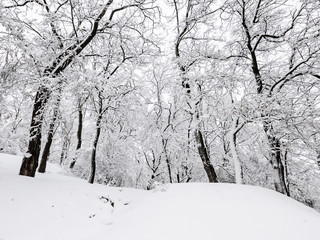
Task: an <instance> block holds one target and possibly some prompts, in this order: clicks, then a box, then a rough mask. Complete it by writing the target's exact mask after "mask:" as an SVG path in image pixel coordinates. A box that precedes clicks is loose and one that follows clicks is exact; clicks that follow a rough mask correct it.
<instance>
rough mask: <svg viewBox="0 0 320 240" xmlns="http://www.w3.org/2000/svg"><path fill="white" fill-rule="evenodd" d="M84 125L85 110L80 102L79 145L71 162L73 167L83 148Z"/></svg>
mask: <svg viewBox="0 0 320 240" xmlns="http://www.w3.org/2000/svg"><path fill="white" fill-rule="evenodd" d="M82 127H83V112H82V107H81V105H80V104H79V109H78V130H77V140H78V143H77V147H76V153H75V155H74V157H73V159H72V161H71V163H70V166H69V168H71V169H72V168H73V167H74V165H75V164H76V161H77V158H78V155H79V151H80V149H81V145H82Z"/></svg>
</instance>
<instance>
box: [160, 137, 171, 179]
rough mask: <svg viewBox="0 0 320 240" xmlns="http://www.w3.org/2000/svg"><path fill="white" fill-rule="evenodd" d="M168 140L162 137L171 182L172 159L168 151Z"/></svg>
mask: <svg viewBox="0 0 320 240" xmlns="http://www.w3.org/2000/svg"><path fill="white" fill-rule="evenodd" d="M167 141H168V140H165V139H163V138H162V146H163V152H164V155H165V157H166V163H167V168H168V174H169V182H170V183H172V174H171V163H170V159H169V156H168V153H167Z"/></svg>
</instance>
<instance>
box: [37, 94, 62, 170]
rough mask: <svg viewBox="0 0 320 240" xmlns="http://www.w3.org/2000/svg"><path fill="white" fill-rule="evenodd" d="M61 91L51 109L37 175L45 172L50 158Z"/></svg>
mask: <svg viewBox="0 0 320 240" xmlns="http://www.w3.org/2000/svg"><path fill="white" fill-rule="evenodd" d="M60 94H61V89H60V90H59V93H58V96H57V99H56V103H55V106H54V109H53V118H52V120H51V123H50V125H49V132H48V135H47V142H46V144H45V146H44V149H43V152H42V157H41V161H40V166H39V169H38V172H39V173H44V172H45V171H46V167H47V161H48V159H49V156H50V148H51V144H52V140H53V135H54V127H55V125H56V121H57V118H58V115H59V106H60V100H61V96H60Z"/></svg>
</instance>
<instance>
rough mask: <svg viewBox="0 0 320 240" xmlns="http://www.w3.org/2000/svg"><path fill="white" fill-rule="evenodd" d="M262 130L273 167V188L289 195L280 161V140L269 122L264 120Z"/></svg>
mask: <svg viewBox="0 0 320 240" xmlns="http://www.w3.org/2000/svg"><path fill="white" fill-rule="evenodd" d="M264 130H265V132H266V134H267V138H268V142H269V146H270V161H271V164H272V167H273V176H274V188H275V190H276V191H277V192H280V193H282V194H285V195H287V196H290V193H289V190H288V187H287V183H286V175H285V168H284V165H283V163H282V156H281V144H280V140H279V139H278V138H277V137H275V136H274V135H275V134H274V133H273V128H272V125H271V123H270V122H266V121H265V122H264Z"/></svg>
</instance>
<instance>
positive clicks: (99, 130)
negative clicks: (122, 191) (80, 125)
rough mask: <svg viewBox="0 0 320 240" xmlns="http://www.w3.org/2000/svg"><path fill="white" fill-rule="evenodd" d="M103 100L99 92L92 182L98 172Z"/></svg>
mask: <svg viewBox="0 0 320 240" xmlns="http://www.w3.org/2000/svg"><path fill="white" fill-rule="evenodd" d="M102 101H103V100H102V96H101V95H100V93H99V114H98V118H97V122H96V135H95V138H94V142H93V147H92V151H91V171H90V176H89V179H88V182H89V183H91V184H93V183H94V178H95V174H96V151H97V146H98V142H99V137H100V132H101V120H102V114H103V106H102V104H103V102H102Z"/></svg>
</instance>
